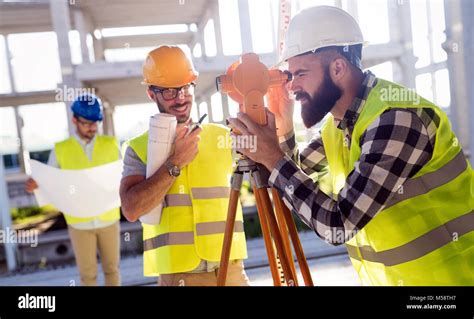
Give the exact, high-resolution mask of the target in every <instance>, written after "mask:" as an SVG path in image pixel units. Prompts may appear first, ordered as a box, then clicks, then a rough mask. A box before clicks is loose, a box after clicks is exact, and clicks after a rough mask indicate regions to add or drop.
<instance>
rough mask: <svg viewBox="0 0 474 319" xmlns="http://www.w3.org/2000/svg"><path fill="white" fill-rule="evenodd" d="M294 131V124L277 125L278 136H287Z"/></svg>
mask: <svg viewBox="0 0 474 319" xmlns="http://www.w3.org/2000/svg"><path fill="white" fill-rule="evenodd" d="M292 131H293V122H287V123H285V124H281V125H277V136H279V137H280V136H285V135H288V134H290V133H291V132H292Z"/></svg>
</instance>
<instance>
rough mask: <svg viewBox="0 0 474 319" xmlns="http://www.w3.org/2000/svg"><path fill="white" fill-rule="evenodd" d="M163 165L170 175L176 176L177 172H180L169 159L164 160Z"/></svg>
mask: <svg viewBox="0 0 474 319" xmlns="http://www.w3.org/2000/svg"><path fill="white" fill-rule="evenodd" d="M165 166H166V169H167V170H168V173H169V174H170V175H171V176H174V177H178V176H179V174H181V170H180V169H179V167H178V166H176V165H174V164H173V163H171V162H170V161H166V163H165Z"/></svg>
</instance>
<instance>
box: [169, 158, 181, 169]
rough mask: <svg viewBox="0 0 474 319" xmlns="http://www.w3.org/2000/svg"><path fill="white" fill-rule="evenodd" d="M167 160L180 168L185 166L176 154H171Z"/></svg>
mask: <svg viewBox="0 0 474 319" xmlns="http://www.w3.org/2000/svg"><path fill="white" fill-rule="evenodd" d="M166 162H168V163H170V164H172V165H173V166H177V167H179V169H182V168H183V167H182V165H181V161H180V160H179V159H178V158H177V157H176V156H174V155H171V156H170V157H169V158H168V160H167V161H166Z"/></svg>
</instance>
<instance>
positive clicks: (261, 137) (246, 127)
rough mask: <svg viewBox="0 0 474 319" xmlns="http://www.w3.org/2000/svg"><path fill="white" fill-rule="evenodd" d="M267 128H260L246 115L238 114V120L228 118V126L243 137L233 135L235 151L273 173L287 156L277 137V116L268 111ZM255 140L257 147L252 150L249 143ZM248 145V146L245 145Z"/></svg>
mask: <svg viewBox="0 0 474 319" xmlns="http://www.w3.org/2000/svg"><path fill="white" fill-rule="evenodd" d="M266 112H267V122H268V124H267V125H266V126H260V125H258V124H257V123H255V122H254V121H252V120H251V119H250V117H249V116H248V115H247V114H245V113H240V112H239V113H238V114H237V118H228V119H227V120H228V123H229V124H228V126H229V127H230V128H236V129H237V130H238V131H239V132H241V133H242V134H241V135H234V134H232V138H233V139H234V142H235V146H236V147H235V149H236V150H237V151H238V152H240V153H242V154H244V155H246V156H247V157H249V158H250V159H252V160H254V161H255V162H257V163H261V164H263V165H265V166H266V167H267V169H268V170H269V171H270V172H271V171H272V170H273V168H274V167H275V166H276V163H277V162H278V161H279V160H280V159H281V158H283V156H284V155H285V154H284V153H283V151H282V150H281V149H280V145H279V143H278V138H277V135H276V126H275V116H274V115H273V114H272V113H271V112H270V111H268V110H266ZM252 139H255V143H256V145H255V147H254V148H250V147H249V145H248V144H250V143H248V141H250V140H252ZM244 144H247V145H244Z"/></svg>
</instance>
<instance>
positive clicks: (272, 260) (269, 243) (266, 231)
mask: <svg viewBox="0 0 474 319" xmlns="http://www.w3.org/2000/svg"><path fill="white" fill-rule="evenodd" d="M253 193H254V194H255V201H256V204H257V212H258V218H259V220H260V225H261V227H262V235H263V240H264V242H265V249H266V251H267V256H268V264H269V265H270V271H271V273H272V278H273V285H274V286H281V280H280V271H279V270H278V265H277V260H276V254H275V250H274V247H273V240H272V237H271V235H270V228H269V227H268V221H267V217H266V216H265V214H264V213H263V206H262V200H261V199H260V196H259V192H258V191H257V188H256V187H255V186H254V187H253Z"/></svg>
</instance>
